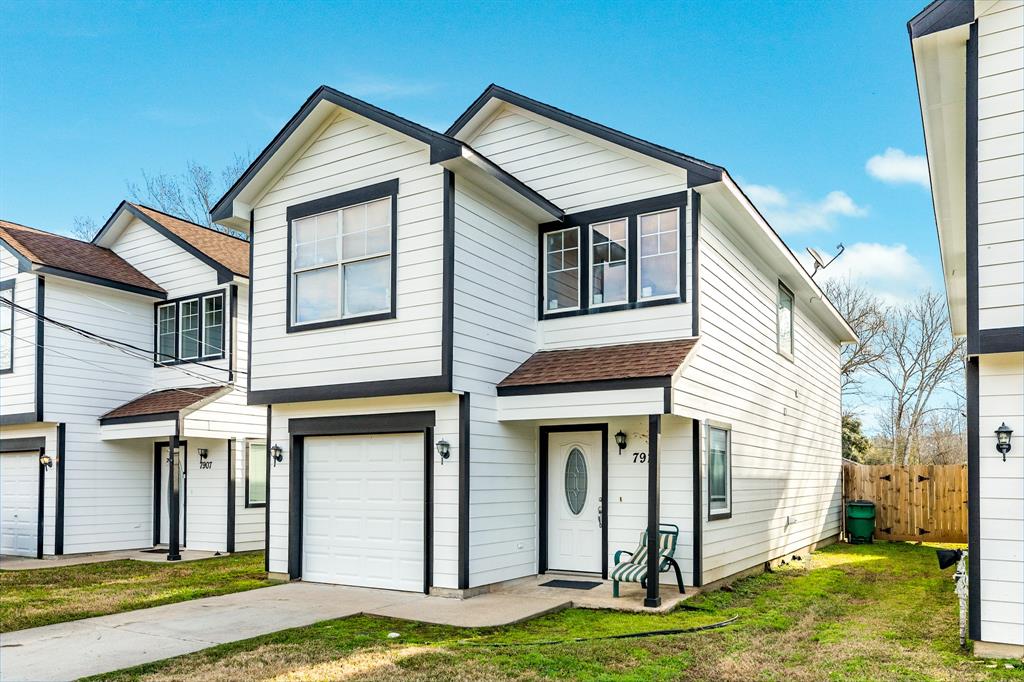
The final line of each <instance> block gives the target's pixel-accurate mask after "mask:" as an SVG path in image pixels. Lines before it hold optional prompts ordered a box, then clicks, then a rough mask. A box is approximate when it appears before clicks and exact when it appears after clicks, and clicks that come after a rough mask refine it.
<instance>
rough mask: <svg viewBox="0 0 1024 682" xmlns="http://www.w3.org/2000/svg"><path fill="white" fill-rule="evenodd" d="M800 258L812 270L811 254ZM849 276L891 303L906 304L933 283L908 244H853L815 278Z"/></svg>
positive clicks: (819, 279) (802, 254)
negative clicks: (910, 250)
mask: <svg viewBox="0 0 1024 682" xmlns="http://www.w3.org/2000/svg"><path fill="white" fill-rule="evenodd" d="M823 251H824V252H825V253H830V252H829V251H826V250H823ZM799 258H800V261H801V262H802V263H803V265H804V267H805V268H806V269H807V272H811V271H812V270H813V268H814V265H813V261H812V260H811V258H810V256H808V255H807V254H806V252H804V253H801V254H800V256H799ZM847 278H849V279H850V280H852V281H854V282H857V283H859V284H862V285H863V286H864V287H866V288H867V289H868V290H869V291H871V292H872V293H874V294H875V295H877V296H878V297H879V298H880V299H882V301H883V302H884V303H888V304H898V303H905V302H906V301H909V300H910V299H912V298H914V297H915V296H916V295H917V294H918V293H919V292H920V291H921V290H923V289H926V288H928V287H929V286H930V285H931V276H930V275H929V274H928V270H927V269H926V268H925V266H924V265H923V264H922V263H921V261H919V260H918V259H917V258H916V257H915V256H914V255H913V254H912V253H910V252H909V251H908V250H907V246H906V245H905V244H878V243H875V242H857V243H855V244H850V245H849V246H847V247H846V250H845V251H843V253H842V255H840V256H839V258H837V259H836V261H835V262H834V263H832V264H831V265H829V266H828V268H827V269H825V270H823V271H821V272H819V274H818V275H817V277H815V279H816V280H817V281H818V283H819V284H820V283H822V282H824V281H825V280H828V279H847Z"/></svg>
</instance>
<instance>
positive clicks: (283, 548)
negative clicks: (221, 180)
mask: <svg viewBox="0 0 1024 682" xmlns="http://www.w3.org/2000/svg"><path fill="white" fill-rule="evenodd" d="M257 243H258V242H257ZM422 411H433V412H435V427H434V440H435V441H439V440H442V439H444V440H447V441H448V442H449V443H450V444H451V457H450V459H449V460H448V461H447V462H446V463H445V464H443V465H442V464H441V463H440V458H439V457H437V456H436V455H435V456H434V586H436V587H444V588H457V587H458V535H459V533H458V523H459V518H458V517H459V499H458V496H459V468H458V466H457V465H455V463H456V462H458V461H459V404H458V398H457V396H454V395H451V394H426V395H412V396H396V397H386V398H359V399H352V400H330V401H320V402H309V403H285V404H276V405H274V406H273V418H272V423H271V435H270V445H271V446H273V445H280V446H281V448H282V450H283V455H284V460H283V461H282V463H281V464H280V465H278V466H272V467H271V469H270V571H271V572H273V573H287V572H288V465H289V461H290V460H289V458H290V457H291V452H290V448H291V439H290V438H289V435H288V420H289V419H295V418H300V417H336V416H347V415H359V414H381V413H387V412H422Z"/></svg>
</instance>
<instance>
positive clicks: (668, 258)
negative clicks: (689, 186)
mask: <svg viewBox="0 0 1024 682" xmlns="http://www.w3.org/2000/svg"><path fill="white" fill-rule="evenodd" d="M639 294H640V296H639V297H640V299H641V300H643V299H651V298H660V297H663V296H678V295H679V210H678V209H671V210H669V211H659V212H658V213H648V214H647V215H642V216H640V291H639Z"/></svg>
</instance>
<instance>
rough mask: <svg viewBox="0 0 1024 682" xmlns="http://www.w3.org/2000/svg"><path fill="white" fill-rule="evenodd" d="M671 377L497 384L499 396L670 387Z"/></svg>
mask: <svg viewBox="0 0 1024 682" xmlns="http://www.w3.org/2000/svg"><path fill="white" fill-rule="evenodd" d="M671 386H672V377H670V376H664V377H638V378H635V379H608V380H602V381H576V382H569V383H562V384H535V385H532V386H499V387H498V395H499V396H515V395H546V394H550V393H583V392H589V391H618V390H625V389H630V388H671Z"/></svg>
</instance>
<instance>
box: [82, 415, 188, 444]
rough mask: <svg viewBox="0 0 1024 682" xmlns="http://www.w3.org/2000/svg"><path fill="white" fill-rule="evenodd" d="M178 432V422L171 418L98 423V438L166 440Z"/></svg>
mask: <svg viewBox="0 0 1024 682" xmlns="http://www.w3.org/2000/svg"><path fill="white" fill-rule="evenodd" d="M175 433H178V422H177V420H173V419H166V420H163V421H152V422H135V423H130V424H102V425H100V440H124V439H127V438H154V439H159V440H167V438H168V437H170V436H172V435H174V434H175Z"/></svg>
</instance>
